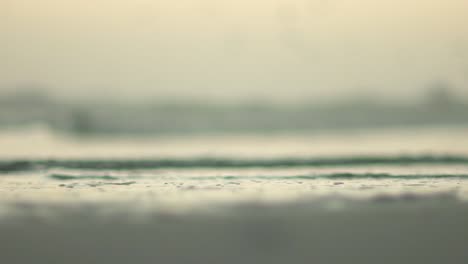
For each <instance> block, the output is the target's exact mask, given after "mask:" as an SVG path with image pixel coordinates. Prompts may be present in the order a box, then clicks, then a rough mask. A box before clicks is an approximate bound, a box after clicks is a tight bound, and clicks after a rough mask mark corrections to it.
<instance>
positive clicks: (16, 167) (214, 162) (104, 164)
mask: <svg viewBox="0 0 468 264" xmlns="http://www.w3.org/2000/svg"><path fill="white" fill-rule="evenodd" d="M418 164H426V165H468V157H466V156H432V155H423V156H393V157H388V156H355V157H337V158H273V159H233V158H192V159H139V160H132V159H126V160H100V159H92V160H58V159H57V160H10V161H5V160H4V161H0V172H3V173H8V172H16V171H35V170H41V169H54V168H63V169H89V170H133V169H159V168H249V167H266V168H275V167H301V166H309V167H327V166H330V167H334V166H336V167H339V166H369V165H388V166H404V165H418Z"/></svg>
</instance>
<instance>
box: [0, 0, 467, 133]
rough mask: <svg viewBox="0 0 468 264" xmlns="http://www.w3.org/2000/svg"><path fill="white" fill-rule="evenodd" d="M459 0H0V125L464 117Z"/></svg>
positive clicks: (201, 126)
mask: <svg viewBox="0 0 468 264" xmlns="http://www.w3.org/2000/svg"><path fill="white" fill-rule="evenodd" d="M467 10H468V2H466V1H461V0H415V1H411V2H408V1H404V0H381V1H373V0H352V1H351V0H248V1H247V0H239V1H226V0H179V1H169V0H159V1H152V0H134V1H125V0H96V1H78V0H43V1H33V0H3V1H1V2H0V19H1V21H0V40H1V43H2V46H1V49H0V69H1V70H0V126H1V127H2V128H9V129H10V128H18V127H30V126H31V125H37V124H40V125H41V126H45V127H47V128H50V129H52V130H53V131H56V132H58V133H66V134H70V133H71V134H73V135H77V136H98V135H106V136H109V135H116V136H124V135H132V136H136V135H142V136H143V135H151V136H154V135H162V134H166V135H167V134H187V133H218V132H220V133H241V132H242V133H243V132H248V133H251V132H254V133H255V132H262V133H265V132H285V131H288V132H291V131H295V132H304V131H305V132H306V133H310V132H316V131H323V130H330V129H332V130H342V129H344V128H346V129H354V128H359V129H361V128H365V129H367V128H388V127H408V126H410V127H414V126H447V125H450V126H460V125H461V126H464V125H466V124H467V123H468V115H467V113H468V74H467V73H468V23H466V11H467Z"/></svg>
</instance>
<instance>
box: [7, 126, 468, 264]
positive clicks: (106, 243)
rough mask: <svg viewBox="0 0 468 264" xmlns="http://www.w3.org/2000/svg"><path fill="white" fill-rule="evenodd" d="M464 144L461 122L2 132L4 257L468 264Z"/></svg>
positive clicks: (467, 148) (467, 155)
mask: <svg viewBox="0 0 468 264" xmlns="http://www.w3.org/2000/svg"><path fill="white" fill-rule="evenodd" d="M467 135H468V129H466V128H462V127H456V128H453V127H452V128H450V127H442V128H441V127H438V128H437V127H431V128H427V127H426V128H418V129H415V128H412V129H393V130H389V129H385V130H378V129H376V130H369V129H367V130H363V131H358V130H353V131H339V132H336V131H335V132H329V133H325V132H324V133H320V134H307V133H277V134H268V135H265V134H255V133H252V134H245V133H244V134H239V133H234V134H229V133H223V134H212V135H203V136H200V135H183V136H173V137H168V136H164V137H163V136H157V137H145V138H141V137H140V138H134V137H133V138H132V137H129V138H125V137H120V138H108V137H107V138H99V137H92V138H89V137H87V138H78V137H74V136H70V135H66V134H60V133H57V132H54V131H52V130H49V129H45V128H43V127H40V126H39V127H31V128H28V129H24V130H10V131H3V132H2V133H0V145H1V146H2V148H1V149H0V157H1V159H0V232H1V234H2V236H1V237H0V244H1V245H2V247H3V250H2V251H3V252H2V255H4V256H5V258H6V259H7V260H8V261H9V263H32V262H35V263H53V262H58V263H128V261H135V260H138V261H137V262H139V263H154V262H157V263H187V261H189V262H191V263H285V262H291V263H309V262H310V261H317V262H319V263H395V262H398V263H425V264H427V263H441V261H442V262H446V263H464V262H463V260H466V258H467V257H468V255H467V254H468V253H467V252H468V251H467V250H466V245H467V244H468V233H467V232H468V136H467ZM44 241H46V242H44ZM116 249H117V250H116ZM24 252H28V254H23V253H24Z"/></svg>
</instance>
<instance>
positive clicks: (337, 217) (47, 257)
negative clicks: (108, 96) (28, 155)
mask: <svg viewBox="0 0 468 264" xmlns="http://www.w3.org/2000/svg"><path fill="white" fill-rule="evenodd" d="M10 206H11V208H10V210H13V211H10V214H8V216H4V217H2V219H1V222H0V234H1V236H0V244H1V245H2V249H1V252H2V259H3V261H5V262H3V261H2V262H3V263H112V264H116V263H269V264H271V263H412V264H416V263H424V264H429V263H466V259H468V248H467V245H468V204H467V203H466V202H462V201H459V200H458V199H457V198H456V197H454V196H453V195H451V194H449V193H446V194H438V195H432V196H415V195H408V194H407V195H400V196H376V197H374V198H373V199H366V200H353V199H349V198H345V197H340V196H328V197H322V198H320V199H313V200H295V201H291V202H284V203H265V202H249V203H240V204H239V203H235V204H227V203H224V204H218V205H217V206H210V207H209V208H206V207H205V208H193V209H192V210H185V211H183V212H171V211H158V210H152V211H138V210H136V209H134V208H133V207H134V205H133V204H132V203H127V204H125V203H98V204H97V203H83V204H74V205H73V206H70V205H64V204H53V203H17V204H13V205H10Z"/></svg>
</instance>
